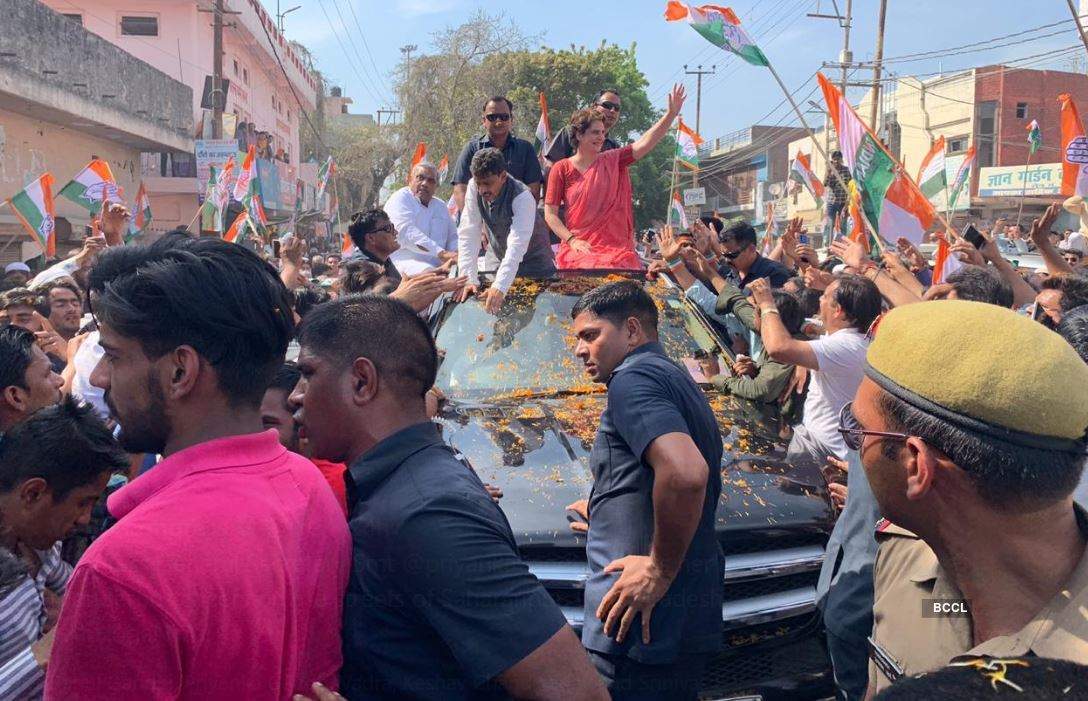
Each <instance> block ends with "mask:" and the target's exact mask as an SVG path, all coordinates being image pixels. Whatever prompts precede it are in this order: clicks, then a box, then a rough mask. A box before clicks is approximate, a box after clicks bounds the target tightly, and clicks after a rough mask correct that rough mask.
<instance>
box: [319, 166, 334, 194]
mask: <svg viewBox="0 0 1088 701" xmlns="http://www.w3.org/2000/svg"><path fill="white" fill-rule="evenodd" d="M334 175H336V163H335V162H334V161H333V160H332V156H329V157H328V158H327V159H326V160H325V162H324V163H322V164H321V167H320V168H318V169H317V199H319V200H320V199H321V197H322V195H324V194H325V189H326V188H327V187H328V186H329V180H330V179H331V178H332V176H334Z"/></svg>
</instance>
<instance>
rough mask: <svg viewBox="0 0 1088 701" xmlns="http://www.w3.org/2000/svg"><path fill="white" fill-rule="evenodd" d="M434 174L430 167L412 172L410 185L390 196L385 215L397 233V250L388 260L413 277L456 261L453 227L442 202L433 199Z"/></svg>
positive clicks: (416, 168) (435, 179)
mask: <svg viewBox="0 0 1088 701" xmlns="http://www.w3.org/2000/svg"><path fill="white" fill-rule="evenodd" d="M437 189H438V173H437V171H436V170H435V167H434V166H433V165H431V164H430V163H420V164H419V165H417V166H416V167H415V168H413V169H412V177H411V181H410V184H409V185H408V186H407V187H402V188H401V189H399V190H397V191H396V192H394V193H393V194H392V195H390V197H389V199H388V200H387V201H386V203H385V207H383V209H385V213H386V214H388V215H389V220H390V221H391V222H393V226H395V227H396V229H397V240H398V241H399V242H400V249H399V250H397V251H396V252H394V253H393V254H392V255H391V256H390V259H391V260H392V261H393V263H394V264H395V265H396V266H397V270H399V271H401V273H403V274H408V275H415V274H418V273H420V272H422V271H423V270H426V269H427V268H433V267H435V266H438V265H441V264H442V263H444V262H446V261H447V260H450V259H456V257H457V227H456V225H455V224H454V223H453V219H451V218H450V213H449V210H448V209H447V208H446V203H445V202H444V201H443V200H440V199H438V198H437V197H435V196H434V193H435V190H437Z"/></svg>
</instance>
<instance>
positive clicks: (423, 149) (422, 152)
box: [408, 141, 427, 178]
mask: <svg viewBox="0 0 1088 701" xmlns="http://www.w3.org/2000/svg"><path fill="white" fill-rule="evenodd" d="M425 160H427V144H425V143H423V142H422V141H420V142H419V143H418V144H416V150H415V151H414V152H413V153H412V166H411V168H409V169H408V177H409V178H410V177H412V171H413V170H415V167H416V166H417V165H419V164H420V163H422V162H423V161H425Z"/></svg>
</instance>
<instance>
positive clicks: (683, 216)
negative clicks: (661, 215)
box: [671, 192, 689, 231]
mask: <svg viewBox="0 0 1088 701" xmlns="http://www.w3.org/2000/svg"><path fill="white" fill-rule="evenodd" d="M671 213H672V218H674V219H676V225H677V226H678V227H680V230H681V231H685V230H687V229H688V228H689V227H688V213H687V212H685V211H684V203H683V201H681V199H680V193H679V192H673V193H672V209H671Z"/></svg>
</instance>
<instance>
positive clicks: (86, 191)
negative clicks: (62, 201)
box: [59, 158, 121, 212]
mask: <svg viewBox="0 0 1088 701" xmlns="http://www.w3.org/2000/svg"><path fill="white" fill-rule="evenodd" d="M59 194H60V195H61V196H62V197H67V198H68V199H70V200H72V201H73V202H75V203H76V204H78V205H79V206H80V207H83V208H84V209H86V210H87V211H88V212H97V211H98V210H99V208H100V207H101V206H102V200H103V199H104V198H105V199H109V200H111V201H113V202H116V201H118V200H120V199H121V191H120V190H119V189H118V188H117V181H116V180H114V178H113V171H111V170H110V164H109V163H107V162H106V161H103V160H101V159H98V158H96V159H95V160H93V161H91V162H90V163H88V164H87V167H85V168H84V169H83V170H81V171H79V173H78V174H77V175H76V177H74V178H72V182H70V183H68V184H67V185H65V186H64V187H63V188H61V191H60V193H59Z"/></svg>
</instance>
